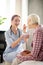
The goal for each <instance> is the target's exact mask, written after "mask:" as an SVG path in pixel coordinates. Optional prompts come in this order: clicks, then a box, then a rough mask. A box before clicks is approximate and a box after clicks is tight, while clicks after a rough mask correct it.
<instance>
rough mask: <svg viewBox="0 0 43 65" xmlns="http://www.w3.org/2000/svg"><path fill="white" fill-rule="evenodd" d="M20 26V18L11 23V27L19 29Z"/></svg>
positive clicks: (15, 18)
mask: <svg viewBox="0 0 43 65" xmlns="http://www.w3.org/2000/svg"><path fill="white" fill-rule="evenodd" d="M19 24H20V17H14V19H13V20H12V21H11V25H12V26H13V27H15V26H16V27H18V25H19Z"/></svg>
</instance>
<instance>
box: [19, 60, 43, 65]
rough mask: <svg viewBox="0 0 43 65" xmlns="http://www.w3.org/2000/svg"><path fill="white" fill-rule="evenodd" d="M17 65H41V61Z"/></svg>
mask: <svg viewBox="0 0 43 65" xmlns="http://www.w3.org/2000/svg"><path fill="white" fill-rule="evenodd" d="M19 65H43V61H24V62H22V63H20V64H19Z"/></svg>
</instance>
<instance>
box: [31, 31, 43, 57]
mask: <svg viewBox="0 0 43 65" xmlns="http://www.w3.org/2000/svg"><path fill="white" fill-rule="evenodd" d="M41 43H42V33H41V31H37V32H35V34H34V37H33V49H32V52H31V54H32V56H33V58H37V56H38V54H39V51H40V48H41Z"/></svg>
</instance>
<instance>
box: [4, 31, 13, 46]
mask: <svg viewBox="0 0 43 65" xmlns="http://www.w3.org/2000/svg"><path fill="white" fill-rule="evenodd" d="M5 41H6V44H7V46H11V44H12V42H13V40H12V38H11V37H10V35H9V33H8V32H5Z"/></svg>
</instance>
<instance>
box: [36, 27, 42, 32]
mask: <svg viewBox="0 0 43 65" xmlns="http://www.w3.org/2000/svg"><path fill="white" fill-rule="evenodd" d="M35 32H36V33H43V27H39V28H37V30H36V31H35Z"/></svg>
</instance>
